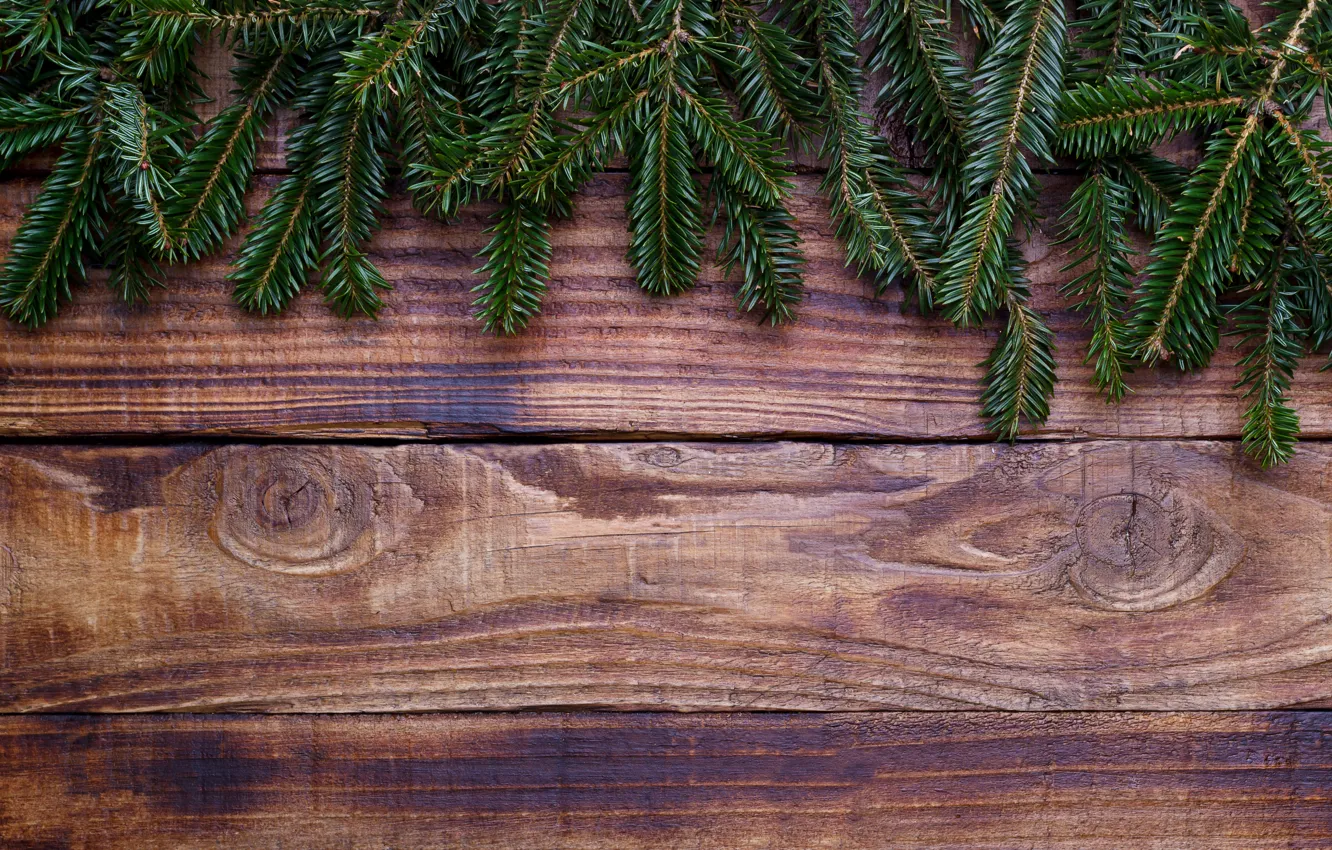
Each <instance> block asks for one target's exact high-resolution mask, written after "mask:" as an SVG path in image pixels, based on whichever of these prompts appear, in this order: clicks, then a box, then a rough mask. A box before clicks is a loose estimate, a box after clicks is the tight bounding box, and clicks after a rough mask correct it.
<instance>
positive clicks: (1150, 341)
mask: <svg viewBox="0 0 1332 850" xmlns="http://www.w3.org/2000/svg"><path fill="white" fill-rule="evenodd" d="M1318 3H1319V0H1307V2H1306V4H1305V5H1304V6H1303V8H1302V9H1300V11H1299V12H1298V13H1296V14H1293V15H1289V16H1287V17H1286V18H1285V19H1279V20H1278V22H1276V25H1277V29H1278V30H1280V31H1281V32H1282V34H1283V39H1282V41H1283V43H1284V45H1285V46H1286V48H1287V49H1288V50H1291V51H1298V50H1299V49H1300V45H1301V38H1302V32H1303V29H1304V27H1305V25H1306V24H1307V23H1308V22H1309V20H1310V18H1311V17H1312V16H1313V14H1314V11H1315V10H1316V8H1317V6H1318ZM1286 63H1287V60H1286V58H1285V54H1282V56H1281V57H1279V58H1278V59H1276V61H1274V62H1273V63H1272V65H1271V68H1270V69H1269V70H1268V72H1267V77H1266V81H1265V82H1264V83H1263V84H1262V86H1261V88H1259V89H1258V90H1257V92H1256V94H1255V96H1254V97H1253V99H1252V101H1251V105H1250V107H1249V110H1248V115H1247V117H1246V118H1245V119H1244V121H1243V122H1242V123H1232V124H1231V126H1230V128H1229V130H1228V133H1227V135H1226V136H1223V137H1220V138H1217V139H1214V140H1213V141H1212V142H1211V143H1210V144H1209V148H1208V156H1207V158H1206V159H1205V160H1204V162H1203V165H1202V166H1201V167H1200V169H1199V171H1198V173H1197V174H1196V175H1195V177H1194V179H1193V180H1191V181H1190V182H1189V185H1188V187H1187V188H1186V189H1185V190H1184V193H1183V195H1182V196H1181V198H1180V200H1179V201H1178V202H1177V203H1176V204H1175V206H1174V208H1173V209H1172V211H1171V216H1170V220H1169V221H1168V222H1167V223H1166V226H1165V227H1164V228H1163V229H1162V231H1161V234H1160V235H1159V236H1158V238H1157V242H1156V244H1155V246H1154V248H1153V254H1154V256H1155V259H1154V260H1153V262H1152V263H1151V264H1150V265H1149V266H1148V269H1147V278H1146V280H1145V281H1144V282H1143V285H1142V287H1141V294H1140V297H1139V299H1138V305H1137V315H1136V316H1135V320H1134V322H1133V325H1132V337H1133V339H1134V341H1135V344H1136V347H1137V350H1138V352H1139V356H1141V357H1143V358H1144V359H1146V360H1148V361H1149V362H1150V361H1154V360H1157V359H1161V358H1165V357H1169V356H1171V355H1174V356H1176V357H1177V361H1178V363H1179V365H1180V366H1181V368H1186V369H1187V368H1195V367H1198V366H1202V365H1204V364H1205V363H1206V362H1207V361H1208V360H1209V359H1210V358H1211V355H1212V352H1213V351H1215V349H1216V344H1217V328H1218V324H1219V315H1218V309H1217V294H1218V290H1219V288H1220V287H1221V285H1222V284H1223V282H1224V281H1225V280H1226V275H1227V271H1228V264H1229V260H1230V258H1231V257H1232V256H1233V255H1234V253H1235V251H1236V249H1237V248H1239V247H1240V244H1241V239H1242V237H1243V233H1241V232H1240V231H1239V228H1238V221H1237V220H1236V217H1235V216H1234V215H1233V211H1234V210H1237V209H1242V208H1243V206H1244V204H1245V203H1246V197H1247V191H1246V190H1247V187H1248V185H1249V183H1250V180H1251V179H1252V178H1254V177H1255V176H1256V175H1257V174H1258V172H1259V168H1260V164H1261V159H1262V146H1261V144H1260V142H1261V139H1262V137H1263V133H1262V129H1261V128H1262V123H1261V119H1262V117H1263V110H1264V109H1265V108H1266V106H1267V103H1268V101H1269V100H1270V98H1271V97H1272V94H1273V93H1274V91H1275V90H1276V88H1277V86H1278V85H1279V84H1280V83H1281V80H1282V75H1283V73H1284V72H1285V70H1286Z"/></svg>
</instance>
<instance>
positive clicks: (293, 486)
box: [213, 446, 380, 576]
mask: <svg viewBox="0 0 1332 850" xmlns="http://www.w3.org/2000/svg"><path fill="white" fill-rule="evenodd" d="M220 475H221V480H220V482H219V497H220V498H219V499H218V502H217V508H216V512H215V515H214V523H213V536H214V539H215V540H216V541H217V544H218V545H219V546H220V547H222V549H223V550H224V551H226V552H227V553H228V554H230V555H231V556H232V557H234V558H236V559H237V560H240V561H243V562H245V563H247V564H251V565H252V566H256V567H259V568H261V569H265V570H272V571H274V572H279V573H287V574H290V575H306V576H321V575H332V574H335V573H341V572H346V571H348V570H352V569H356V568H357V567H359V566H361V565H363V564H365V563H366V562H367V561H369V560H370V559H371V558H373V557H374V556H375V555H376V554H378V552H379V549H380V546H379V544H378V534H377V533H376V531H377V525H378V524H379V523H378V518H377V516H376V513H377V511H376V503H377V499H376V493H375V475H374V469H373V467H372V466H371V465H370V464H369V462H368V461H367V460H366V459H365V458H364V457H361V456H360V455H358V454H356V453H348V452H343V451H334V450H323V451H321V450H318V449H304V448H290V447H284V446H274V447H271V448H266V449H256V450H249V451H241V452H238V453H236V454H234V455H233V456H231V457H230V458H228V459H227V461H226V463H225V464H224V465H223V466H222V468H221V471H220Z"/></svg>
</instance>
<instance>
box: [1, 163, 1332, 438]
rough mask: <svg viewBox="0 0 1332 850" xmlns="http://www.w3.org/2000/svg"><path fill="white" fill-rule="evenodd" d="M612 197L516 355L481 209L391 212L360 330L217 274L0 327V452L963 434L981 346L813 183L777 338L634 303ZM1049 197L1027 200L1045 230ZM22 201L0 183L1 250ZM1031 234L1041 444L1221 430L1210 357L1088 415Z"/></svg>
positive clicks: (517, 343) (1308, 402) (1098, 402)
mask: <svg viewBox="0 0 1332 850" xmlns="http://www.w3.org/2000/svg"><path fill="white" fill-rule="evenodd" d="M267 179H269V180H271V179H272V178H267ZM623 180H624V178H623V176H622V175H607V176H605V177H603V178H600V179H598V180H596V181H594V183H593V184H592V185H591V186H590V187H589V188H588V190H587V191H586V192H585V193H583V195H582V196H581V198H580V201H579V206H578V214H577V215H576V216H575V218H574V220H573V221H571V222H567V223H564V224H561V225H559V226H557V228H556V232H555V237H554V239H555V244H556V248H555V259H554V263H553V267H552V268H553V272H552V274H553V277H554V282H553V284H552V286H551V291H550V294H549V297H548V298H547V303H546V305H545V308H544V311H543V313H542V315H541V316H540V317H539V318H538V319H537V320H536V321H535V322H534V323H533V326H532V327H531V328H529V329H528V331H527V332H526V333H525V334H523V335H522V336H519V337H516V338H508V339H497V338H495V337H492V336H489V335H486V334H484V333H482V332H481V329H480V327H479V326H478V324H477V322H476V321H475V319H473V318H472V316H471V308H470V306H469V305H470V302H471V300H472V297H473V296H472V294H471V292H470V290H471V288H472V287H473V286H474V285H475V284H476V283H477V277H476V275H475V274H474V273H473V272H474V270H475V268H476V267H477V264H478V261H477V260H476V259H475V254H476V252H477V251H478V250H479V249H480V248H481V247H482V246H483V245H484V243H485V241H486V237H485V236H484V234H483V230H484V228H485V226H486V210H485V209H484V208H482V207H478V208H475V209H471V210H469V211H467V212H466V213H465V214H464V215H463V217H462V218H461V219H460V220H459V221H458V222H456V223H454V224H452V225H443V224H437V223H432V222H429V221H427V220H425V219H422V218H421V217H419V216H418V215H416V214H415V213H414V212H412V210H411V209H410V206H409V205H407V204H406V202H405V201H402V200H396V201H394V202H393V203H391V204H390V209H389V214H388V216H387V218H386V220H385V225H386V226H385V229H384V230H383V231H382V232H381V233H380V235H379V236H378V237H377V239H376V240H375V243H374V245H375V249H374V259H375V262H377V263H379V264H380V267H381V268H382V269H383V270H384V272H385V274H386V275H387V276H388V278H389V280H391V281H392V282H393V283H394V285H395V287H396V289H395V291H394V292H392V293H389V294H387V296H386V300H387V303H388V306H387V308H386V309H385V310H384V312H383V314H382V318H381V319H380V320H379V321H377V322H376V321H372V320H368V319H361V320H354V321H344V320H341V319H339V318H337V317H336V316H334V315H333V314H332V313H331V311H329V310H328V309H327V308H326V307H325V306H324V305H323V304H322V303H321V298H320V296H319V295H318V294H317V293H314V292H311V293H307V294H305V295H303V296H302V297H301V298H299V299H298V301H297V302H296V304H295V305H294V306H293V308H292V309H291V310H290V311H289V312H288V313H286V314H284V315H282V316H280V317H268V318H264V317H260V316H254V315H249V314H246V313H244V312H243V311H241V310H240V309H239V308H237V307H235V306H234V305H232V304H231V302H230V298H231V295H230V287H229V284H228V283H227V282H226V281H225V280H223V276H224V274H225V271H226V266H225V262H224V261H223V260H221V259H219V260H214V261H208V262H204V263H200V264H196V265H192V266H185V267H180V268H178V269H176V270H174V271H173V272H172V278H171V284H170V286H169V287H168V288H167V289H166V290H164V291H161V292H156V293H154V295H153V302H152V303H151V304H150V305H149V306H147V307H141V308H129V307H125V306H123V305H120V304H117V303H115V302H114V300H113V298H112V296H111V295H110V293H109V292H107V291H106V289H105V287H104V286H102V285H101V284H100V283H97V282H95V283H93V284H92V285H90V286H88V287H84V288H80V289H79V290H78V291H77V292H76V296H75V300H74V302H73V303H71V304H69V305H67V306H66V307H65V308H64V310H63V311H62V313H61V315H60V316H59V317H58V318H57V319H56V320H55V321H53V322H52V323H51V324H50V325H49V326H48V327H47V328H46V329H44V330H42V331H40V332H36V333H32V332H28V331H24V330H21V329H19V328H17V327H15V326H12V325H10V326H8V327H5V328H0V435H7V436H52V435H56V436H58V435H70V436H87V435H101V434H118V435H127V434H130V435H132V434H139V435H148V434H163V433H165V434H232V435H237V434H239V435H283V436H297V437H302V436H304V437H322V436H336V437H340V438H341V437H361V436H367V435H370V436H388V437H402V438H430V437H439V438H475V437H485V436H524V435H560V436H566V437H567V436H584V435H595V436H600V437H606V436H615V437H633V438H644V437H654V436H656V437H660V436H683V437H688V436H697V435H708V436H725V435H748V436H767V437H771V436H791V435H821V436H830V437H838V438H842V437H854V438H860V437H868V438H893V439H947V438H983V436H984V433H985V432H984V424H983V423H982V422H981V421H980V419H979V418H978V415H977V411H978V404H977V399H978V396H979V390H980V385H979V380H980V377H981V370H980V368H979V367H978V365H977V364H979V363H980V361H981V360H982V359H983V358H984V357H985V356H986V354H987V353H988V351H989V349H990V347H991V346H992V345H993V343H994V333H995V329H994V328H988V329H986V330H984V331H960V330H956V329H953V328H952V327H950V326H949V325H948V323H947V322H945V321H943V320H942V319H939V318H922V317H920V316H917V315H914V314H910V315H903V313H902V311H901V305H900V300H899V299H900V295H899V294H898V292H897V291H896V290H894V291H893V292H892V293H891V294H890V295H889V296H888V297H887V298H886V299H884V300H882V301H876V300H874V299H873V298H872V293H871V290H870V287H869V285H868V284H867V283H866V282H864V281H862V280H859V279H857V278H856V277H855V276H854V275H852V274H851V273H850V271H849V270H847V269H845V268H844V267H843V264H844V258H843V254H842V251H841V248H840V247H839V245H838V244H837V243H836V241H835V239H834V237H833V234H832V230H831V225H830V224H829V222H828V220H827V215H826V207H825V205H824V204H823V202H822V201H821V200H820V199H819V198H818V197H817V196H816V194H815V185H816V178H813V177H805V178H801V179H800V180H799V181H798V193H797V196H796V199H795V202H794V209H795V212H796V214H797V215H798V216H799V218H800V223H801V231H802V234H803V235H804V238H805V239H806V250H807V252H808V256H809V259H810V268H809V275H808V282H809V290H810V294H809V298H808V299H807V300H806V302H805V303H804V304H803V305H802V307H801V312H800V319H799V321H798V322H797V323H796V324H795V325H792V326H789V327H783V328H769V327H765V326H759V325H758V324H756V322H755V320H754V318H753V317H746V316H739V315H737V313H736V310H735V306H734V301H733V295H734V288H735V287H734V284H733V283H728V282H724V281H720V280H718V278H717V272H716V270H715V269H709V271H707V272H706V274H705V278H706V279H705V280H704V281H703V283H701V284H700V286H699V287H698V288H697V289H696V290H695V291H693V292H691V293H688V294H686V295H685V296H683V297H679V298H673V299H655V298H652V297H649V296H647V295H645V294H644V293H642V292H640V291H639V290H638V289H637V288H636V286H635V284H634V281H633V275H632V270H631V269H630V268H629V267H628V266H627V265H626V263H625V260H624V253H625V246H626V239H627V237H626V232H625V225H624V217H623V189H624V187H623ZM1068 186H1069V184H1068V182H1067V180H1065V181H1064V182H1063V183H1059V184H1058V185H1056V186H1053V187H1052V191H1051V192H1047V193H1046V195H1045V196H1044V199H1045V200H1044V203H1045V204H1046V207H1045V209H1046V212H1047V213H1050V214H1052V215H1053V214H1054V213H1055V212H1056V211H1057V208H1058V206H1059V204H1060V203H1062V200H1061V198H1062V195H1061V194H1060V193H1061V192H1064V191H1065V190H1067V188H1068ZM36 188H37V183H36V182H33V181H26V182H25V181H19V182H9V183H5V184H0V248H3V245H4V244H5V243H6V242H7V240H8V239H9V237H10V235H12V233H13V230H14V228H15V227H16V226H17V223H18V220H19V217H20V215H21V211H22V208H23V204H24V203H25V202H26V201H28V200H30V199H31V198H32V197H33V194H34V192H35V190H36ZM1054 189H1058V190H1059V191H1053V190H1054ZM255 200H256V202H257V200H258V199H255ZM1050 226H1053V225H1050ZM1052 238H1053V234H1052V233H1051V232H1047V231H1041V232H1038V233H1036V234H1033V236H1032V238H1031V239H1030V240H1029V241H1028V245H1027V252H1028V256H1029V257H1030V259H1031V260H1032V262H1033V268H1032V274H1033V276H1034V277H1035V279H1037V280H1038V281H1039V282H1040V285H1039V287H1038V292H1039V299H1038V300H1039V301H1040V303H1041V305H1042V306H1043V307H1044V308H1045V309H1047V310H1049V311H1050V318H1051V322H1052V324H1053V326H1054V327H1055V328H1056V330H1057V333H1058V339H1059V347H1060V376H1061V378H1062V382H1061V384H1060V385H1059V389H1058V391H1057V392H1056V395H1055V398H1054V403H1053V412H1052V415H1051V418H1050V421H1049V424H1048V425H1047V426H1046V427H1045V428H1043V429H1042V430H1041V433H1042V434H1043V435H1046V436H1112V437H1233V436H1235V435H1237V434H1238V432H1239V421H1240V420H1239V415H1240V412H1241V408H1242V406H1241V403H1240V402H1239V401H1238V399H1237V398H1236V395H1235V392H1234V391H1233V390H1232V389H1231V385H1232V384H1233V383H1234V381H1235V379H1236V377H1237V373H1236V370H1235V369H1234V368H1233V359H1234V357H1235V355H1234V354H1233V352H1230V351H1229V350H1223V351H1222V352H1221V353H1220V354H1219V355H1218V362H1219V363H1220V364H1223V365H1218V366H1217V367H1215V368H1212V369H1209V370H1207V371H1205V372H1201V373H1197V374H1192V375H1181V374H1179V373H1178V372H1175V371H1172V370H1168V369H1160V370H1149V371H1145V372H1142V373H1140V374H1138V375H1136V376H1135V377H1134V380H1133V385H1134V388H1135V394H1134V395H1133V396H1131V397H1130V399H1129V400H1128V401H1127V402H1125V403H1124V404H1123V405H1120V406H1108V405H1106V404H1105V402H1104V401H1103V400H1102V399H1101V398H1100V396H1099V395H1098V394H1097V393H1096V392H1095V391H1094V390H1093V389H1092V387H1091V386H1090V373H1089V370H1088V369H1087V368H1086V367H1084V366H1083V365H1082V364H1081V359H1082V357H1083V354H1084V351H1085V345H1086V341H1087V340H1086V334H1085V333H1084V330H1083V328H1082V327H1081V322H1082V318H1081V316H1079V315H1076V314H1074V313H1071V312H1069V311H1068V310H1066V309H1065V307H1064V306H1063V305H1062V303H1061V301H1060V299H1059V298H1058V296H1057V294H1056V289H1057V286H1056V284H1057V282H1058V281H1060V280H1065V279H1067V277H1068V274H1067V273H1060V272H1059V271H1058V269H1059V268H1060V267H1061V266H1063V265H1064V264H1065V262H1066V259H1067V258H1066V256H1065V255H1064V254H1063V253H1062V249H1056V248H1054V247H1052V246H1051V245H1050V240H1051V239H1052ZM1296 387H1297V390H1296V392H1295V394H1294V401H1295V404H1296V406H1297V407H1298V408H1299V409H1300V410H1301V413H1302V414H1303V416H1304V430H1305V433H1306V435H1308V436H1327V435H1332V405H1329V404H1327V403H1326V402H1327V401H1328V400H1329V399H1332V373H1320V372H1318V371H1316V369H1315V368H1314V366H1313V364H1311V365H1309V366H1306V367H1305V368H1304V369H1302V370H1301V373H1300V374H1299V376H1298V379H1297V381H1296Z"/></svg>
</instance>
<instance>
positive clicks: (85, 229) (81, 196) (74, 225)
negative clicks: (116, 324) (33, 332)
mask: <svg viewBox="0 0 1332 850" xmlns="http://www.w3.org/2000/svg"><path fill="white" fill-rule="evenodd" d="M101 146H102V139H101V136H100V134H98V133H97V132H92V131H81V132H77V133H75V134H73V135H71V136H70V137H69V138H68V139H67V140H66V142H65V149H64V151H63V152H62V153H61V155H60V157H59V159H57V160H56V163H55V167H54V168H52V170H51V175H50V176H49V177H47V178H46V180H45V181H43V183H42V191H41V194H39V195H38V196H37V200H36V201H34V202H33V204H32V206H30V207H29V208H28V211H27V213H26V214H25V215H24V217H23V223H22V224H20V225H19V228H18V231H17V232H16V233H15V234H14V241H13V244H12V245H11V247H10V250H9V256H8V257H7V258H6V260H5V265H4V269H3V271H0V308H3V310H4V311H5V314H6V315H7V316H9V317H10V318H11V319H13V320H14V321H16V322H22V323H23V324H25V325H27V326H29V327H34V328H35V327H37V326H38V325H42V324H45V323H46V322H47V321H48V320H49V319H50V318H51V317H52V316H54V315H55V313H56V309H57V308H58V307H59V304H60V299H62V298H69V284H70V281H71V279H75V278H80V277H82V275H83V253H84V251H85V250H86V249H88V248H89V247H90V246H91V244H92V243H93V240H94V238H95V236H96V235H97V233H98V231H99V230H100V228H101V215H100V201H99V198H100V191H99V186H98V180H99V177H100V164H99V159H100V155H101Z"/></svg>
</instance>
